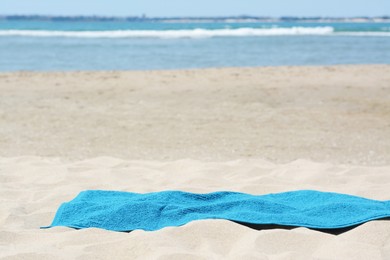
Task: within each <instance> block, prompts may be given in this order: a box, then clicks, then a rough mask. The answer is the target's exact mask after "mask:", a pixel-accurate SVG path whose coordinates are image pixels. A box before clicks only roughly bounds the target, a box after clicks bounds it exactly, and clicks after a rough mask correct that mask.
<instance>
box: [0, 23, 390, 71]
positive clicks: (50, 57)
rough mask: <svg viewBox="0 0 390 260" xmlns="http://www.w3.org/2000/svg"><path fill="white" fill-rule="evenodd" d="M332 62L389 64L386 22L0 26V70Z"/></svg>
mask: <svg viewBox="0 0 390 260" xmlns="http://www.w3.org/2000/svg"><path fill="white" fill-rule="evenodd" d="M333 64H390V23H386V22H354V23H346V22H337V23H329V22H176V23H175V22H129V21H31V20H16V21H8V20H2V21H0V71H21V70H23V71H24V70H28V71H77V70H163V69H164V70H165V69H190V68H210V67H212V68H215V67H250V66H286V65H287V66H289V65H333Z"/></svg>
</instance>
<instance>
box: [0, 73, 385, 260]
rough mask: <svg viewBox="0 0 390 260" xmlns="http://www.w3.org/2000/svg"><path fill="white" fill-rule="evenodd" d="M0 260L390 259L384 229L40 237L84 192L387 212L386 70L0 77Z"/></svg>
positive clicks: (55, 231) (51, 233) (227, 225)
mask: <svg viewBox="0 0 390 260" xmlns="http://www.w3.org/2000/svg"><path fill="white" fill-rule="evenodd" d="M0 126H1V127H0V201H1V203H0V258H5V259H390V221H389V220H379V221H372V222H368V223H365V224H363V225H360V226H358V227H356V228H354V229H351V230H342V232H341V231H340V232H336V233H335V232H334V233H326V232H320V231H316V230H311V229H307V228H292V229H291V228H290V229H287V228H281V227H273V228H263V229H260V230H259V229H256V227H248V226H244V225H240V224H237V223H233V222H230V221H227V220H205V221H195V222H191V223H189V224H187V225H185V226H182V227H169V228H164V229H162V230H159V231H155V232H144V231H141V230H136V231H133V232H130V233H120V232H110V231H104V230H98V229H87V230H74V229H69V228H63V227H60V228H52V229H48V230H41V229H39V227H40V226H44V225H48V224H50V223H51V221H52V219H53V217H54V214H55V212H56V210H57V208H58V206H59V205H60V204H61V203H62V202H64V201H69V200H71V199H73V198H74V197H75V196H76V195H77V194H78V193H79V192H80V191H82V190H86V189H104V190H121V191H131V192H152V191H160V190H184V191H189V192H199V193H203V192H212V191H221V190H231V191H239V192H247V193H252V194H266V193H272V192H283V191H290V190H299V189H316V190H321V191H332V192H341V193H348V194H351V195H358V196H363V197H367V198H371V199H377V200H390V66H389V65H369V66H368V65H364V66H363V65H362V66H333V67H274V68H271V67H269V68H268V67H265V68H242V69H234V68H231V69H207V70H188V71H150V72H68V73H62V72H61V73H59V72H58V73H35V72H34V73H33V72H17V73H1V74H0Z"/></svg>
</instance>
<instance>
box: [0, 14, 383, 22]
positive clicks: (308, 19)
mask: <svg viewBox="0 0 390 260" xmlns="http://www.w3.org/2000/svg"><path fill="white" fill-rule="evenodd" d="M20 20H22V21H26V20H30V21H52V22H72V21H74V22H161V23H187V22H188V23H194V22H199V23H208V22H211V23H215V22H221V23H237V22H238V23H253V22H319V23H323V22H349V23H350V22H390V16H389V15H385V16H375V17H369V16H367V17H366V16H357V17H296V16H283V17H266V16H248V15H242V16H218V17H201V16H200V17H148V16H146V15H142V16H127V17H115V16H50V15H0V21H20Z"/></svg>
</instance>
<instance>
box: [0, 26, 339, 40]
mask: <svg viewBox="0 0 390 260" xmlns="http://www.w3.org/2000/svg"><path fill="white" fill-rule="evenodd" d="M332 33H333V28H332V27H293V28H259V29H257V28H239V29H216V30H209V29H193V30H165V31H157V30H115V31H46V30H0V36H27V37H79V38H208V37H245V36H273V35H275V36H277V35H326V34H332Z"/></svg>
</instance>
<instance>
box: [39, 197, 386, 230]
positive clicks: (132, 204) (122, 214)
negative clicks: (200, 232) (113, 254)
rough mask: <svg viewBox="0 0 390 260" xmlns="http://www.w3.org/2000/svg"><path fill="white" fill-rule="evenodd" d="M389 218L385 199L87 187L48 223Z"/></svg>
mask: <svg viewBox="0 0 390 260" xmlns="http://www.w3.org/2000/svg"><path fill="white" fill-rule="evenodd" d="M385 217H390V201H377V200H370V199H365V198H361V197H356V196H350V195H344V194H339V193H330V192H319V191H312V190H301V191H291V192H284V193H276V194H267V195H250V194H245V193H238V192H214V193H209V194H194V193H187V192H182V191H162V192H154V193H146V194H139V193H129V192H119V191H100V190H88V191H83V192H81V193H80V194H79V195H78V196H77V197H76V198H75V199H73V200H72V201H70V202H67V203H63V204H62V205H61V206H60V208H59V209H58V211H57V214H56V216H55V218H54V220H53V223H52V224H51V225H50V226H48V227H54V226H66V227H72V228H79V229H81V228H92V227H93V228H101V229H107V230H113V231H131V230H136V229H142V230H147V231H153V230H159V229H161V228H164V227H169V226H181V225H184V224H186V223H188V222H190V221H194V220H202V219H227V220H231V221H236V222H241V223H248V224H277V225H285V226H300V227H308V228H315V229H337V228H344V227H350V226H355V225H358V224H361V223H364V222H367V221H370V220H374V219H380V218H385ZM48 227H46V228H48Z"/></svg>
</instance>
